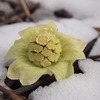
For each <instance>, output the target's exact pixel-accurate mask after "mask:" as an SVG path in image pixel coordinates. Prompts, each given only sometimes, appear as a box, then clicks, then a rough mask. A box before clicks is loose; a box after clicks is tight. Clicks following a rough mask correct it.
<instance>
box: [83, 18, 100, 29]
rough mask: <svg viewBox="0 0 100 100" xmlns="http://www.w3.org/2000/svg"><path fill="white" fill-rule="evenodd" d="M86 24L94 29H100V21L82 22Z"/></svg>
mask: <svg viewBox="0 0 100 100" xmlns="http://www.w3.org/2000/svg"><path fill="white" fill-rule="evenodd" d="M82 21H83V22H84V23H85V24H88V25H90V26H92V27H94V28H100V19H99V18H98V19H96V18H95V19H94V18H87V19H83V20H82Z"/></svg>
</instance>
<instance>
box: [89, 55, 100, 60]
mask: <svg viewBox="0 0 100 100" xmlns="http://www.w3.org/2000/svg"><path fill="white" fill-rule="evenodd" d="M88 58H91V59H93V60H95V59H98V58H100V55H94V56H89V57H88Z"/></svg>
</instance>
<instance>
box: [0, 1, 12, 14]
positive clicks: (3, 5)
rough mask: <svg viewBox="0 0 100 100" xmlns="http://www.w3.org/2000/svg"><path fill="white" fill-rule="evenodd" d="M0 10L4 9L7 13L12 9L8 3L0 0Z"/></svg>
mask: <svg viewBox="0 0 100 100" xmlns="http://www.w3.org/2000/svg"><path fill="white" fill-rule="evenodd" d="M0 11H4V12H5V13H6V14H9V13H12V12H13V9H12V8H11V6H10V5H9V4H8V3H6V2H1V1H0Z"/></svg>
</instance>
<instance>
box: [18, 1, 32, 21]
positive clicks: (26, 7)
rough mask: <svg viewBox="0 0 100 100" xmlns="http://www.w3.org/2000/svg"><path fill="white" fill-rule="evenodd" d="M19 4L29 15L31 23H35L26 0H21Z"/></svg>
mask: <svg viewBox="0 0 100 100" xmlns="http://www.w3.org/2000/svg"><path fill="white" fill-rule="evenodd" d="M19 2H20V4H21V6H22V8H23V10H24V12H25V14H26V15H27V17H28V18H29V19H30V21H32V22H34V20H33V18H32V16H31V13H30V11H29V9H28V6H27V4H26V2H25V0H19Z"/></svg>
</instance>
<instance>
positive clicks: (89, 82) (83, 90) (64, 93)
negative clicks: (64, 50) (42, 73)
mask: <svg viewBox="0 0 100 100" xmlns="http://www.w3.org/2000/svg"><path fill="white" fill-rule="evenodd" d="M79 64H80V67H81V69H82V70H83V71H84V74H74V75H73V76H71V77H70V78H68V79H66V80H63V81H59V82H54V83H52V84H51V85H49V86H45V87H44V88H42V87H39V88H38V89H37V90H35V91H34V92H33V93H31V94H30V96H29V98H30V99H31V100H100V62H94V61H92V60H89V59H87V60H84V61H81V62H80V63H79Z"/></svg>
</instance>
